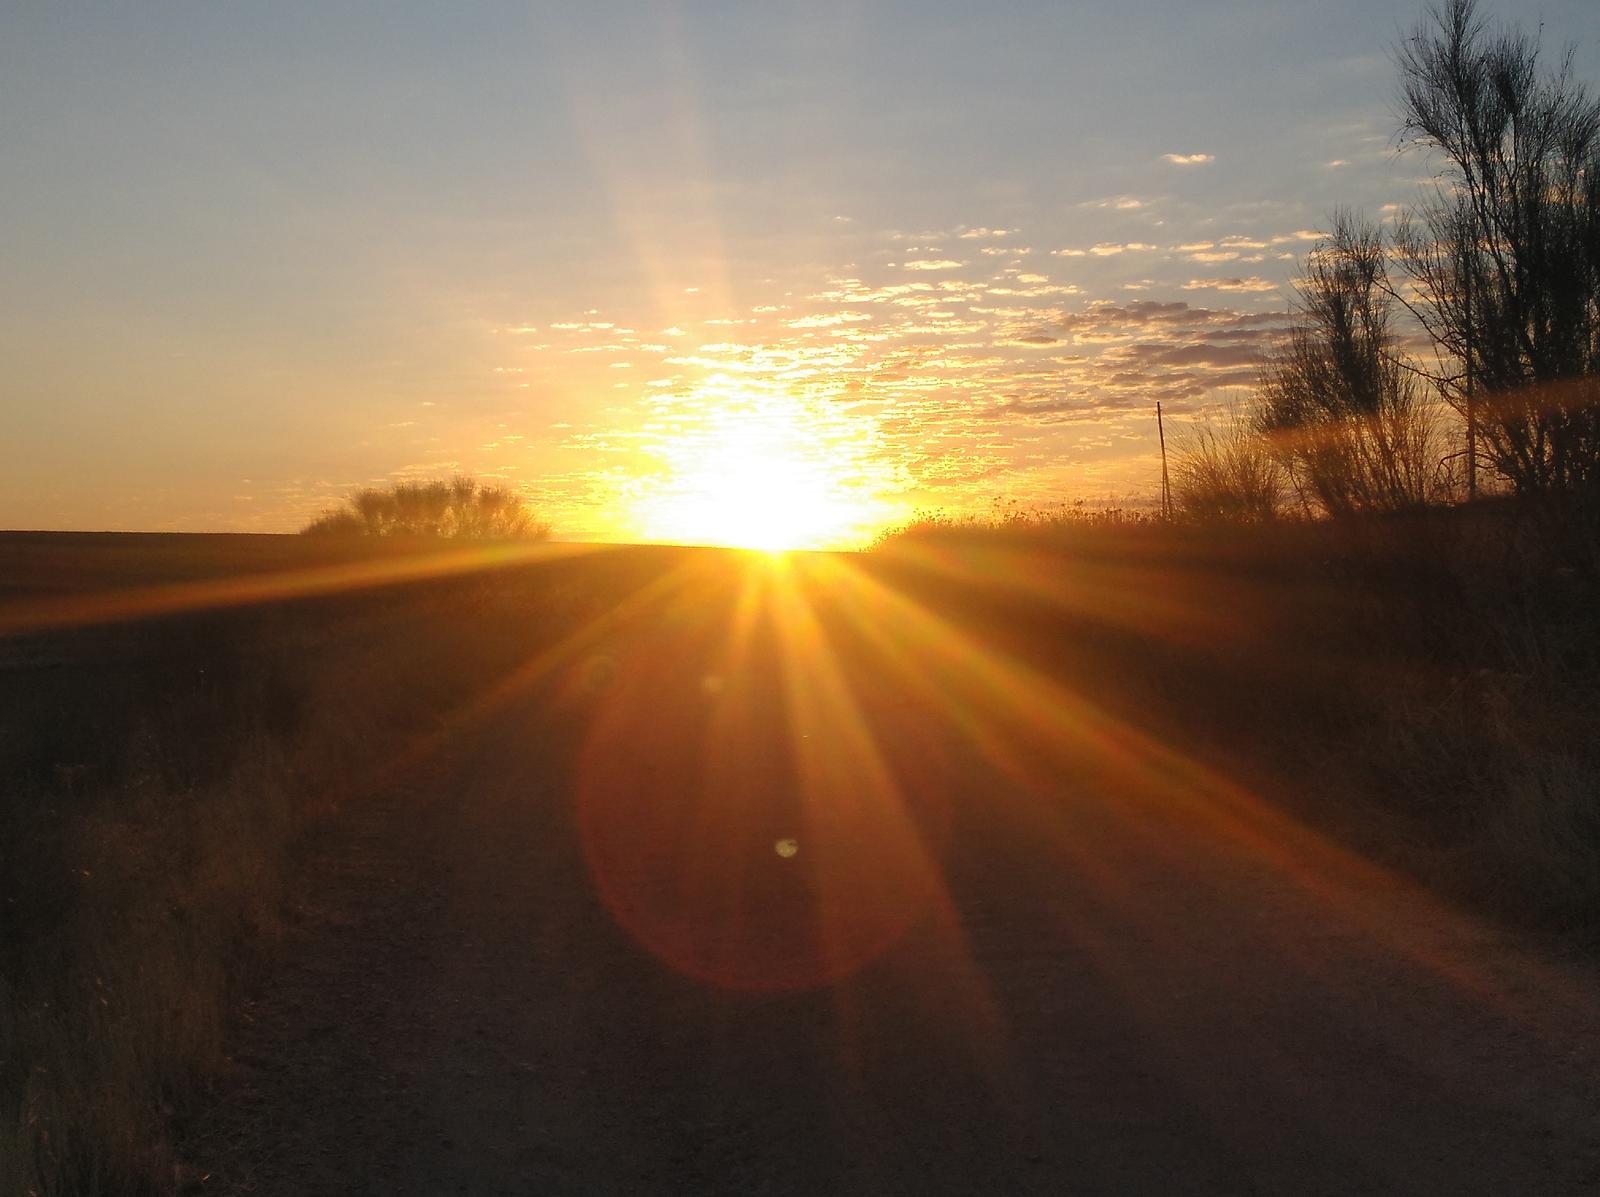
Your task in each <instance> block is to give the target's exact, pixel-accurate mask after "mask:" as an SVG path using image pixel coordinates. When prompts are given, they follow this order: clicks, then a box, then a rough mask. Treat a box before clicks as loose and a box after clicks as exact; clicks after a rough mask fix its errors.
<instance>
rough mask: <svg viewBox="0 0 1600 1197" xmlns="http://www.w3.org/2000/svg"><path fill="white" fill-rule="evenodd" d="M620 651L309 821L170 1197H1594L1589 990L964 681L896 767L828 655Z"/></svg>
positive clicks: (1265, 819) (1109, 744)
mask: <svg viewBox="0 0 1600 1197" xmlns="http://www.w3.org/2000/svg"><path fill="white" fill-rule="evenodd" d="M716 606H717V604H714V603H713V604H702V605H697V606H695V608H694V609H695V610H701V609H710V608H713V607H716ZM708 618H710V617H708ZM721 618H722V616H721V615H718V616H716V619H713V620H711V622H713V623H715V622H716V620H719V619H721ZM674 619H677V622H674ZM779 622H781V620H780V621H779ZM823 623H824V624H826V623H827V620H826V619H824V620H823ZM659 626H661V627H666V628H667V629H668V630H667V631H666V632H661V633H659V635H656V639H655V641H654V642H652V643H650V644H648V645H645V646H643V647H641V646H640V644H639V643H638V642H637V639H636V640H635V642H634V643H632V644H631V645H629V644H621V645H620V646H618V647H615V648H614V650H613V651H610V652H609V653H608V654H602V655H601V656H599V657H597V658H596V659H595V660H594V661H593V662H591V663H590V665H589V666H588V667H587V668H588V672H587V673H585V674H584V675H583V679H586V680H584V685H586V686H587V687H588V688H589V690H591V691H593V692H595V694H598V697H595V696H594V694H590V695H589V696H587V697H585V698H584V699H583V702H584V703H586V704H587V705H581V704H580V705H579V706H576V707H575V706H573V705H572V702H571V700H570V696H568V697H566V698H555V699H553V698H552V697H551V693H550V692H549V691H548V690H542V691H538V692H534V691H531V690H530V691H529V692H528V693H526V694H523V695H519V696H514V697H510V698H507V699H506V701H504V702H500V703H498V704H496V705H495V706H494V708H493V709H492V710H491V711H487V712H486V713H484V714H483V716H482V717H481V718H478V719H475V720H472V721H468V722H467V723H464V724H462V725H459V726H457V727H455V728H454V730H453V731H452V733H451V734H449V735H447V736H442V737H440V738H439V739H438V740H437V741H436V742H434V743H432V744H430V745H428V746H427V748H426V750H422V751H418V752H416V753H414V754H413V755H412V756H410V757H407V758H405V759H403V760H401V761H398V762H396V763H395V764H394V767H393V768H391V769H389V770H386V771H385V772H384V773H383V774H382V775H381V776H380V777H378V778H377V779H375V780H374V781H373V783H372V784H371V785H369V786H367V787H365V788H364V789H362V790H360V791H359V792H353V793H351V794H348V795H346V796H345V797H344V799H343V801H342V802H341V804H340V806H339V809H338V811H337V813H336V814H335V815H334V816H333V817H332V818H331V819H330V820H329V821H328V822H327V823H326V824H325V825H324V826H323V828H322V829H321V830H320V832H319V833H318V834H317V835H316V836H315V837H314V838H312V839H311V840H310V841H309V842H308V844H307V845H306V849H305V851H304V852H303V854H302V856H301V858H300V860H299V862H298V864H297V866H296V867H297V872H296V875H295V878H294V881H293V885H292V886H291V891H292V892H293V893H294V894H295V895H296V898H295V901H294V903H293V909H292V911H291V915H292V922H291V930H290V932H289V934H288V937H287V939H286V941H285V943H284V944H283V945H282V947H281V950H280V952H279V954H278V962H277V964H276V966H275V967H274V968H273V969H271V970H270V971H269V972H268V973H267V974H266V975H265V976H264V977H263V978H262V979H261V980H260V981H259V982H258V983H257V984H256V986H255V987H254V989H253V990H252V991H251V993H250V995H249V997H248V1000H247V1001H246V1002H245V1003H244V1004H243V1006H242V1008H241V1010H240V1012H239V1016H238V1021H237V1025H236V1028H235V1031H234V1035H233V1041H234V1046H233V1048H232V1053H231V1054H232V1066H231V1069H230V1071H229V1073H228V1075H227V1076H226V1078H225V1079H224V1081H223V1083H222V1085H221V1088H220V1090H219V1092H218V1093H217V1094H216V1097H215V1100H214V1102H213V1104H212V1105H211V1107H210V1108H209V1109H208V1110H207V1112H206V1113H205V1114H204V1115H203V1116H202V1117H201V1118H200V1119H199V1120H198V1121H197V1123H196V1124H195V1125H194V1126H193V1127H192V1128H191V1133H190V1136H189V1141H188V1144H187V1147H186V1151H187V1156H188V1159H189V1161H190V1164H191V1166H192V1169H193V1172H192V1174H191V1175H192V1176H193V1178H194V1181H193V1186H194V1191H197V1192H205V1193H228V1194H234V1193H238V1194H243V1193H252V1194H285V1195H288V1194H295V1195H311V1194H323V1193H326V1194H360V1193H371V1194H380V1193H381V1194H418V1195H421V1194H440V1193H468V1194H535V1193H537V1194H549V1193H602V1192H606V1193H608V1192H618V1193H652V1192H663V1193H666V1192H692V1193H740V1194H754V1193H772V1194H780V1193H794V1194H804V1193H905V1194H929V1193H971V1192H980V1191H982V1192H1000V1193H1029V1192H1037V1193H1064V1192H1070V1193H1086V1194H1096V1193H1161V1194H1168V1193H1217V1194H1244V1193H1263V1194H1266V1193H1297V1194H1314V1193H1338V1194H1346V1193H1418V1194H1421V1193H1452V1194H1468V1193H1485V1194H1489V1193H1493V1194H1504V1193H1541V1194H1562V1193H1582V1192H1594V1191H1597V1190H1600V1113H1597V1111H1600V973H1597V970H1596V968H1595V966H1594V965H1593V964H1592V963H1591V962H1588V961H1587V960H1586V958H1584V957H1582V956H1580V955H1576V954H1572V953H1568V952H1564V951H1563V950H1562V949H1560V948H1559V947H1558V946H1555V945H1553V944H1549V943H1544V942H1542V941H1538V940H1533V939H1530V938H1528V937H1526V936H1520V935H1514V934H1512V933H1510V932H1508V931H1505V930H1502V929H1499V928H1497V927H1495V926H1493V925H1490V924H1488V923H1486V922H1484V921H1482V920H1481V919H1479V918H1477V917H1474V916H1472V915H1469V914H1466V913H1464V912H1462V911H1460V910H1457V909H1454V908H1452V907H1450V906H1448V905H1446V904H1444V903H1443V902H1441V901H1440V900H1438V899H1437V898H1435V897H1433V896H1431V895H1429V894H1428V893H1426V892H1424V891H1423V890H1422V889H1421V888H1419V887H1418V886H1416V885H1415V884H1413V883H1411V882H1408V881H1406V880H1404V879H1402V878H1400V877H1398V876H1396V875H1394V874H1392V873H1390V872H1388V871H1386V870H1383V869H1381V868H1378V867H1376V866H1374V865H1371V864H1367V863H1364V862H1362V861H1361V860H1359V859H1357V858H1355V857H1353V856H1351V855H1350V854H1349V853H1347V852H1346V851H1344V850H1343V849H1341V848H1339V847H1338V846H1336V845H1335V844H1333V843H1331V842H1330V841H1328V840H1327V839H1325V838H1324V837H1322V836H1321V835H1319V834H1317V833H1315V832H1313V831H1311V830H1309V829H1307V828H1306V827H1304V826H1303V825H1302V824H1301V823H1299V822H1297V821H1296V820H1294V819H1292V818H1290V817H1289V816H1287V815H1285V814H1282V813H1281V812H1280V811H1278V810H1277V808H1274V807H1272V806H1271V805H1270V804H1266V803H1261V802H1258V801H1256V800H1255V799H1254V798H1253V797H1252V795H1251V793H1250V792H1249V791H1248V790H1247V789H1245V788H1243V787H1235V786H1232V785H1230V784H1228V783H1225V782H1223V781H1219V780H1218V779H1216V778H1215V777H1213V776H1211V775H1209V774H1207V773H1205V772H1204V771H1201V770H1198V769H1197V770H1196V771H1194V772H1192V773H1186V772H1184V771H1183V770H1182V769H1181V768H1180V767H1179V765H1178V763H1175V762H1172V761H1164V759H1163V758H1161V757H1160V756H1159V754H1157V755H1156V756H1151V755H1150V754H1149V753H1144V754H1143V755H1142V756H1141V758H1140V762H1139V763H1138V764H1137V767H1135V765H1133V764H1127V763H1124V765H1123V767H1118V768H1113V767H1112V764H1114V763H1115V762H1116V760H1117V759H1118V758H1119V754H1121V753H1122V752H1124V751H1125V750H1126V751H1127V752H1133V751H1134V750H1135V749H1136V748H1137V745H1136V744H1133V743H1131V742H1129V743H1121V742H1118V741H1116V740H1115V739H1114V737H1113V736H1112V732H1113V731H1114V728H1109V727H1108V728H1100V729H1098V730H1096V729H1095V728H1093V727H1092V726H1091V727H1090V730H1089V731H1083V721H1087V720H1090V719H1092V718H1093V712H1092V711H1084V712H1079V713H1078V716H1077V717H1078V718H1079V719H1080V726H1079V730H1078V732H1076V733H1075V732H1073V731H1072V730H1071V729H1070V728H1068V727H1067V726H1066V725H1065V724H1063V725H1061V726H1059V727H1054V725H1048V724H1047V723H1042V724H1041V725H1040V726H1038V727H1035V728H1032V729H1031V730H1030V729H1024V731H1018V730H1017V728H1018V726H1019V725H1020V724H1021V723H1024V722H1026V719H1027V717H1028V716H1027V714H1026V711H1025V710H1024V709H1023V707H1021V706H1018V707H1017V708H1016V709H1012V708H1010V707H1008V706H1007V705H1006V702H1005V701H1004V695H1003V693H1002V692H1001V691H1000V690H999V689H995V688H994V687H993V686H990V685H989V683H987V682H985V681H984V678H983V671H984V669H985V668H986V665H985V663H984V662H983V661H982V660H978V659H971V660H967V661H965V663H961V662H957V663H956V665H957V666H959V667H954V666H953V667H952V670H951V671H949V672H948V673H946V674H941V673H940V669H939V666H938V663H937V660H932V658H930V660H932V663H931V664H928V665H927V667H926V668H925V669H923V670H922V671H921V673H920V676H922V677H923V678H924V680H926V681H927V682H928V684H929V685H930V686H942V687H944V689H945V691H946V693H945V696H944V697H945V705H946V706H947V707H949V708H951V709H958V710H959V711H961V712H963V714H962V715H961V716H960V717H959V718H957V717H951V718H949V719H948V720H947V722H946V724H944V725H941V726H940V727H939V728H938V729H937V731H938V734H937V735H932V734H931V730H930V724H929V722H928V719H927V717H926V711H924V710H922V709H920V708H919V707H918V706H917V704H916V702H914V701H912V699H911V698H909V697H908V693H914V691H908V689H907V686H906V685H905V684H904V683H903V682H902V683H897V684H895V685H889V684H886V683H885V684H881V685H877V686H874V684H873V682H872V680H871V679H872V678H873V677H878V678H880V679H881V678H882V677H883V670H882V669H881V668H876V667H875V668H872V669H868V668H866V667H865V666H864V665H863V664H862V662H863V660H864V657H863V654H864V653H865V652H866V650H865V649H862V648H859V647H857V648H854V649H851V648H841V649H840V650H839V658H840V660H839V662H838V667H837V670H836V671H835V674H833V675H829V674H828V672H827V671H826V670H821V671H819V669H818V667H817V666H816V654H815V653H814V652H813V653H812V654H811V655H810V656H809V657H808V658H807V660H809V661H811V662H812V664H810V665H807V666H805V667H804V668H803V669H801V670H799V673H800V674H802V675H804V676H797V670H796V667H795V666H794V664H793V661H792V660H789V659H787V658H786V657H785V653H786V651H787V652H792V651H793V650H794V649H795V647H796V637H798V638H799V640H801V641H804V640H805V636H804V635H803V634H802V633H796V632H792V631H791V633H789V634H788V638H787V639H786V638H785V635H786V634H785V633H783V632H782V631H781V629H779V630H777V631H770V632H761V631H759V630H758V631H756V632H754V633H752V634H751V635H752V639H751V643H750V645H749V646H747V647H748V651H747V652H746V653H745V654H744V655H743V656H736V657H734V658H728V657H726V656H725V655H724V656H721V657H719V656H716V654H715V653H713V652H712V651H711V649H710V648H708V647H707V646H708V645H710V644H712V643H713V641H716V642H717V643H721V639H720V638H718V637H713V636H710V635H709V633H708V634H707V635H706V636H704V637H701V636H700V633H699V632H697V631H696V626H697V625H695V624H694V617H693V616H692V615H684V616H682V618H681V619H678V618H677V617H673V618H671V619H665V620H664V622H663V623H662V624H660V625H659ZM890 626H895V625H893V624H891V625H890ZM913 630H914V629H903V630H902V632H895V633H893V634H894V635H902V634H904V635H906V636H910V635H911V634H912V631H913ZM807 643H811V642H809V641H808V642H807ZM812 647H813V648H815V644H814V643H812ZM879 647H880V649H882V648H883V646H882V645H881V644H880V646H879ZM889 647H890V648H891V649H892V648H893V646H892V645H891V646H889ZM923 647H924V648H926V647H927V646H923ZM885 651H887V650H885ZM928 651H929V652H932V650H928ZM934 656H936V654H934ZM786 660H787V664H786ZM879 664H880V665H881V662H880V663H879ZM962 679H969V680H962ZM1000 680H1001V681H1003V680H1004V679H1000ZM999 684H1000V682H999V681H996V682H995V685H999ZM1018 684H1020V683H1018ZM830 687H831V688H830ZM962 687H969V689H968V690H967V691H966V692H964V693H963V692H960V691H961V690H962ZM845 695H852V696H854V699H855V701H858V702H859V709H852V710H849V711H846V712H845V713H844V714H845V715H848V718H845V717H843V716H842V715H841V713H840V711H839V709H838V708H839V706H840V704H841V703H842V702H844V697H843V696H845ZM1031 699H1038V700H1039V701H1043V699H1041V698H1040V695H1038V694H1034V695H1032V696H1031ZM561 702H567V703H568V705H567V706H565V707H563V706H561V705H560V704H561ZM553 703H554V704H555V705H554V706H553V705H552V704H553ZM734 707H737V708H738V710H737V711H736V712H735V713H734V714H729V713H728V712H729V711H730V710H732V709H733V708H734ZM1026 708H1027V710H1032V711H1035V712H1036V713H1037V711H1038V710H1039V709H1040V708H1039V707H1038V703H1037V702H1034V701H1031V700H1030V702H1029V703H1028V704H1026ZM808 712H809V713H808ZM1056 714H1058V715H1061V716H1062V717H1063V718H1064V717H1065V716H1066V715H1067V714H1071V712H1070V711H1066V712H1061V711H1058V712H1056ZM1040 718H1041V719H1043V718H1044V716H1043V715H1040ZM852 727H854V728H857V729H858V730H859V728H861V727H867V728H870V729H871V735H870V736H868V737H866V739H865V740H861V738H860V737H859V735H858V736H857V740H858V741H860V742H852V741H851V735H852V733H851V728H852ZM1052 727H1054V730H1053V731H1052ZM1024 732H1026V733H1027V734H1024ZM1080 733H1081V734H1080ZM1091 733H1092V734H1091ZM1008 736H1009V737H1010V738H1009V739H1008V738H1007V737H1008ZM1075 736H1076V737H1077V738H1075ZM1052 737H1053V738H1052ZM819 739H820V740H823V741H825V742H826V746H825V747H819V746H818V743H817V741H818V740H819ZM866 741H870V742H871V743H870V744H868V743H867V742H866ZM735 744H736V745H738V746H739V750H738V751H737V752H732V751H731V749H730V746H731V745H735ZM704 758H710V762H711V763H709V764H708V763H707V760H706V759H704ZM729 760H732V761H733V762H734V763H733V764H729V763H728V761H729ZM718 761H721V762H722V763H721V764H718V763H717V762H718ZM1108 761H1109V762H1111V763H1112V764H1108ZM885 779H889V780H885ZM896 803H898V804H899V805H896ZM841 812H843V813H841ZM697 816H703V817H704V818H703V823H702V824H701V825H699V830H698V831H697V830H696V827H697V823H696V818H697ZM791 849H793V851H792V853H791V851H790V850H791Z"/></svg>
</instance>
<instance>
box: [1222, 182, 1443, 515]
mask: <svg viewBox="0 0 1600 1197" xmlns="http://www.w3.org/2000/svg"><path fill="white" fill-rule="evenodd" d="M1298 291H1299V302H1298V304H1297V308H1298V310H1297V313H1296V315H1297V319H1296V321H1295V323H1294V325H1293V327H1292V328H1291V329H1290V332H1289V335H1288V336H1287V338H1286V339H1285V341H1284V342H1283V344H1281V345H1280V346H1279V347H1278V349H1277V351H1276V352H1275V353H1274V354H1273V356H1272V357H1271V358H1270V359H1269V361H1268V363H1267V366H1266V368H1265V370H1264V371H1263V372H1262V379H1261V387H1260V391H1259V393H1258V396H1257V406H1256V409H1255V413H1254V423H1255V427H1256V430H1257V431H1258V432H1260V433H1262V434H1263V435H1265V436H1266V437H1267V438H1268V439H1269V441H1270V442H1271V443H1272V444H1273V445H1274V447H1275V449H1276V451H1277V453H1278V455H1279V457H1280V459H1281V460H1282V461H1283V462H1284V463H1285V464H1286V466H1287V467H1288V469H1289V473H1290V476H1291V479H1292V480H1293V482H1294V485H1295V487H1296V489H1297V490H1298V491H1299V493H1300V494H1301V496H1302V498H1303V499H1306V500H1307V501H1308V503H1309V501H1312V500H1314V501H1315V504H1316V505H1317V506H1318V507H1320V508H1321V509H1322V510H1323V511H1324V512H1326V513H1327V514H1329V515H1333V516H1343V515H1349V514H1351V513H1354V512H1358V511H1372V510H1396V509H1399V508H1405V507H1415V506H1420V505H1421V504H1423V503H1426V502H1427V501H1428V500H1429V498H1430V497H1432V491H1433V490H1434V486H1433V479H1434V475H1435V462H1436V458H1437V454H1436V451H1435V448H1434V441H1435V436H1434V427H1433V420H1432V418H1431V415H1430V413H1429V410H1428V406H1427V402H1426V396H1425V394H1424V389H1423V386H1422V384H1421V383H1420V381H1419V379H1418V377H1417V373H1416V371H1415V370H1414V369H1413V368H1412V367H1410V366H1409V365H1408V363H1407V362H1406V361H1405V360H1404V358H1403V355H1402V352H1401V348H1400V345H1399V339H1398V337H1397V336H1396V334H1395V332H1394V328H1393V321H1394V308H1395V301H1394V300H1393V298H1392V297H1391V293H1392V288H1391V287H1390V285H1389V282H1388V265H1387V255H1386V253H1385V250H1384V244H1383V237H1382V234H1381V233H1380V232H1379V230H1378V229H1377V227H1376V226H1374V225H1372V224H1370V223H1368V222H1366V221H1363V220H1361V219H1360V218H1359V217H1357V216H1355V215H1354V214H1352V213H1350V212H1347V211H1341V212H1337V213H1335V214H1334V219H1333V232H1332V234H1331V236H1330V237H1329V238H1328V239H1326V240H1324V241H1322V242H1320V243H1319V244H1318V245H1317V246H1316V247H1315V248H1314V249H1313V250H1312V251H1311V254H1310V256H1309V258H1308V259H1307V260H1306V265H1305V272H1304V275H1303V277H1302V278H1301V280H1300V282H1299V285H1298Z"/></svg>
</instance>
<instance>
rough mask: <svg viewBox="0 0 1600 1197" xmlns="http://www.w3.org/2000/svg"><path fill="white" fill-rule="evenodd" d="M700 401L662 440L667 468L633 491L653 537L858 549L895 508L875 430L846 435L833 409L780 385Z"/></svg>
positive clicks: (762, 546) (649, 536)
mask: <svg viewBox="0 0 1600 1197" xmlns="http://www.w3.org/2000/svg"><path fill="white" fill-rule="evenodd" d="M705 398H706V397H705V396H703V395H702V396H701V399H702V401H704V400H705ZM702 406H703V407H705V408H706V410H705V411H704V413H703V414H702V415H701V416H700V417H699V418H698V420H696V421H695V422H691V423H688V424H687V425H685V426H682V427H679V428H677V429H675V432H674V435H673V436H672V437H671V438H670V439H667V440H663V441H662V442H661V443H660V444H658V445H657V446H655V447H654V452H655V453H656V454H657V455H658V457H659V460H660V462H661V464H662V466H663V468H664V472H663V473H662V474H660V475H659V477H658V480H657V481H655V482H654V483H653V484H652V485H651V486H650V487H649V488H648V489H646V490H644V491H643V492H642V493H641V494H640V495H639V497H638V498H637V499H636V500H635V515H636V518H637V520H638V523H639V526H640V528H641V531H642V534H643V536H644V537H645V538H646V539H649V540H660V541H669V542H674V543H682V544H712V545H726V546H730V547H734V548H749V549H767V550H780V549H820V548H851V547H856V546H858V545H859V544H860V543H861V542H862V541H863V540H865V539H867V538H870V536H871V535H872V534H873V533H874V532H876V531H878V530H879V529H880V528H881V527H883V526H884V524H885V523H887V522H888V521H889V519H890V517H891V515H892V514H893V513H894V512H895V510H896V509H895V508H894V506H893V505H892V503H891V502H890V501H889V500H888V499H887V498H886V497H885V496H884V494H883V493H882V490H883V488H885V487H886V486H887V485H888V484H889V482H890V478H889V476H888V475H889V471H888V470H887V469H886V468H885V466H884V463H883V462H882V461H880V460H877V459H875V458H874V456H873V453H872V443H871V438H870V437H858V439H856V440H855V441H852V440H849V439H847V435H846V432H847V430H845V429H842V428H839V427H833V426H830V425H831V424H832V423H833V422H832V421H830V417H829V416H828V414H827V413H826V412H825V411H822V410H819V409H817V408H815V407H808V406H807V405H805V404H802V403H801V402H800V401H798V400H795V399H793V398H790V397H789V396H787V395H784V394H781V393H780V394H777V395H772V396H767V397H764V398H760V397H751V396H749V395H746V394H740V393H734V394H730V395H724V396H722V397H721V403H720V405H718V404H716V403H715V401H712V402H710V403H706V402H702Z"/></svg>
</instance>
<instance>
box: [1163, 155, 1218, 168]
mask: <svg viewBox="0 0 1600 1197" xmlns="http://www.w3.org/2000/svg"><path fill="white" fill-rule="evenodd" d="M1161 160H1162V161H1163V162H1170V163H1172V165H1174V166H1204V165H1206V164H1207V163H1209V162H1215V161H1216V157H1215V156H1214V155H1212V154H1162V155H1161Z"/></svg>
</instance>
